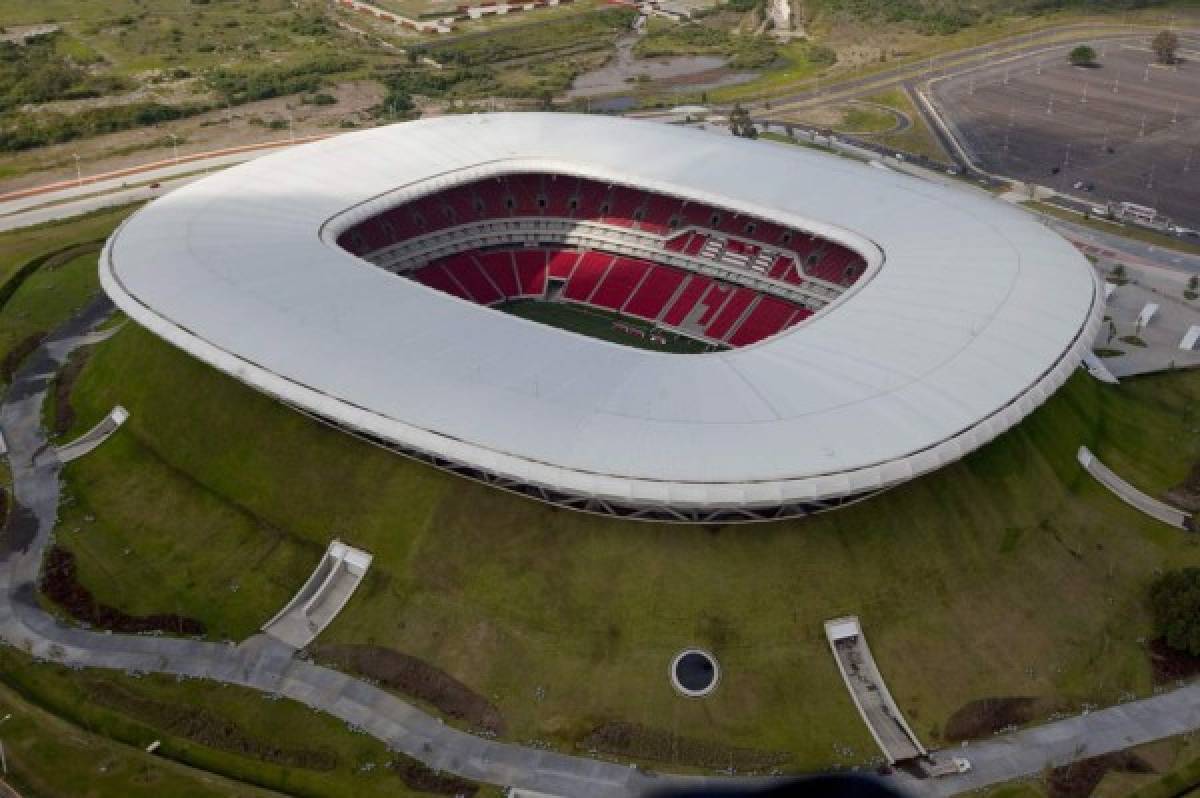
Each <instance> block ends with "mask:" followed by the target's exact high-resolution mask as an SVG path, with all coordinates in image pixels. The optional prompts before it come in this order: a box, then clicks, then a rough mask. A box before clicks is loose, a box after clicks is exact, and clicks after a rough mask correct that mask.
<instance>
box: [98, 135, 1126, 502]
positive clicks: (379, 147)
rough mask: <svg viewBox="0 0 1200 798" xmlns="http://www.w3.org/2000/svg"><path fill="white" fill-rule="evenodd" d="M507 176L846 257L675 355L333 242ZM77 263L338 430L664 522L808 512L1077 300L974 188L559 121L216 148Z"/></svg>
mask: <svg viewBox="0 0 1200 798" xmlns="http://www.w3.org/2000/svg"><path fill="white" fill-rule="evenodd" d="M522 171H540V172H557V173H566V174H576V175H583V176H590V177H596V178H600V179H605V180H610V181H613V182H619V183H624V184H627V185H633V186H641V187H644V188H647V189H657V190H660V191H666V192H669V193H671V194H675V195H679V196H685V197H689V196H690V197H694V198H697V199H702V200H704V201H706V202H709V203H711V204H714V205H719V206H723V207H725V208H729V209H732V210H734V211H740V212H743V213H753V214H756V215H758V216H760V217H763V218H768V219H774V220H778V221H781V222H784V223H787V224H791V225H793V226H796V227H800V228H803V229H806V230H809V231H812V232H817V233H818V234H820V235H823V236H825V237H827V238H833V239H836V240H839V241H842V242H843V243H846V244H849V245H850V246H852V247H854V248H855V249H857V250H859V251H860V252H861V253H863V254H864V255H865V256H866V257H867V258H868V260H869V261H871V263H872V265H871V272H869V273H868V274H867V275H866V276H865V277H864V278H862V279H860V280H859V281H858V283H857V284H856V285H855V287H854V288H853V289H852V290H851V291H849V292H847V294H846V295H845V296H844V297H843V298H842V299H841V301H839V302H836V303H834V304H833V305H831V306H829V307H828V308H826V309H825V310H824V311H823V312H821V313H819V314H817V315H816V316H814V317H813V318H812V319H810V320H808V321H806V322H804V323H801V324H799V325H797V326H795V327H793V328H791V329H790V330H788V331H786V332H785V333H783V334H781V335H778V336H775V337H773V338H770V339H768V340H766V341H764V342H762V343H759V344H756V345H753V346H749V347H745V348H742V349H734V350H730V351H723V352H718V353H712V354H704V355H673V354H666V353H661V352H654V351H645V350H639V349H634V348H630V347H625V346H621V345H618V344H612V343H607V342H604V341H600V340H597V339H592V338H588V337H584V336H581V335H577V334H575V333H571V332H567V331H563V330H558V329H555V328H551V327H547V326H544V325H541V324H538V323H535V322H531V321H526V320H523V319H519V318H517V317H515V316H512V315H509V314H505V313H502V312H497V311H495V310H492V309H488V308H485V307H482V306H479V305H475V304H472V303H470V302H467V301H464V300H462V299H459V298H456V297H453V296H450V295H447V294H443V293H440V292H438V291H436V290H433V289H431V288H428V287H425V286H424V285H421V284H420V283H418V282H416V281H414V280H409V279H404V278H402V277H398V276H396V275H394V274H390V273H388V272H387V271H384V270H383V269H381V268H378V267H376V266H375V265H373V264H371V263H368V262H367V261H365V260H362V259H359V258H357V257H355V256H353V255H351V254H349V253H348V252H345V251H343V250H341V249H340V248H339V247H338V246H337V245H336V244H335V243H334V241H335V239H336V238H337V235H338V233H340V232H341V231H343V230H345V229H347V228H348V227H350V226H351V225H353V224H355V223H357V222H358V221H361V220H363V219H365V218H367V217H369V216H372V215H375V214H377V213H379V212H380V211H382V210H383V209H385V208H386V207H390V206H392V205H395V204H398V203H399V202H402V201H406V200H407V199H410V198H413V197H416V196H418V195H421V194H424V193H428V192H430V191H434V190H441V189H443V188H445V187H446V186H447V185H449V184H450V183H452V182H465V181H467V180H473V179H477V178H479V177H481V176H485V175H488V174H496V173H502V172H522ZM880 253H882V257H881V255H880ZM101 277H102V280H103V283H104V287H105V289H106V290H107V292H108V293H109V295H110V296H111V297H112V298H113V299H114V301H115V302H116V303H117V304H118V305H119V306H120V307H121V308H122V309H123V310H124V311H125V312H126V313H128V314H129V315H130V316H131V317H132V318H133V319H135V320H136V321H137V322H138V323H140V324H142V325H143V326H145V327H147V328H149V329H150V330H152V331H153V332H155V333H157V334H158V335H160V336H162V337H163V338H165V339H167V340H168V341H170V342H172V343H174V344H175V345H177V346H179V347H181V348H182V349H184V350H186V351H187V352H189V353H191V354H192V355H194V356H195V357H197V358H199V359H201V360H204V361H206V362H208V363H210V364H212V365H213V366H215V367H217V368H219V369H221V370H223V371H226V372H228V373H230V374H232V375H233V376H235V377H236V378H238V379H239V380H242V381H244V382H246V383H249V384H250V385H253V386H254V387H256V388H258V389H260V390H262V391H264V392H266V393H268V394H270V395H273V396H275V397H277V398H280V399H282V400H285V401H287V402H288V403H290V404H292V405H295V406H298V407H300V408H302V409H305V410H307V411H310V412H312V413H315V414H317V415H320V416H322V417H324V418H326V419H330V420H332V421H335V422H337V423H339V424H341V425H344V426H345V427H348V428H351V429H353V430H356V431H360V432H365V433H368V434H370V435H371V436H372V437H374V438H377V439H382V440H384V441H386V442H388V443H390V444H394V445H395V446H396V447H397V448H400V449H403V450H405V451H408V452H410V453H416V454H419V455H421V456H424V457H426V458H427V459H432V460H434V461H436V462H439V463H441V464H447V463H449V464H455V465H459V466H465V467H467V468H469V469H471V470H472V471H476V472H481V473H483V474H486V475H488V476H490V477H495V478H498V479H500V480H502V481H504V482H507V483H515V484H519V485H522V486H533V487H535V488H538V489H544V490H545V491H546V492H547V493H548V494H550V493H553V494H554V495H559V496H568V497H583V498H586V499H591V500H594V502H595V503H594V504H591V505H589V506H593V507H596V506H601V505H605V506H607V505H608V504H612V505H614V506H621V507H624V508H637V507H648V508H662V507H667V508H676V509H680V510H683V511H685V512H689V515H688V516H687V517H699V516H697V515H696V514H695V513H694V512H691V511H692V510H697V509H701V510H708V509H711V510H717V511H720V512H723V513H725V514H726V515H725V517H729V513H734V514H736V513H737V512H739V511H740V510H747V511H755V510H759V509H764V510H769V509H770V508H787V507H793V508H794V507H798V506H807V507H810V508H811V507H812V506H813V503H817V504H818V505H819V504H820V503H821V502H825V501H837V500H839V499H844V498H847V497H856V496H861V495H863V494H865V493H869V492H872V491H875V490H878V489H880V488H883V487H887V486H889V485H892V484H896V483H898V482H901V481H903V480H906V479H909V478H911V477H913V476H916V475H918V474H921V473H925V472H928V471H930V470H933V469H935V468H937V467H939V466H941V465H944V464H946V463H948V462H951V461H954V460H956V459H958V458H960V457H962V456H963V455H964V454H966V453H967V452H969V451H971V450H973V449H975V448H977V447H979V446H981V445H982V444H984V443H986V442H987V441H989V440H991V439H992V438H994V437H995V436H996V435H997V434H999V433H1001V432H1003V431H1004V430H1005V429H1007V428H1009V427H1011V426H1012V425H1013V424H1015V423H1017V422H1018V421H1020V420H1021V419H1022V418H1023V417H1025V416H1026V415H1027V414H1028V413H1029V412H1031V411H1032V410H1033V409H1034V408H1035V407H1036V406H1037V405H1039V404H1040V403H1041V402H1043V401H1044V400H1045V399H1046V398H1047V397H1048V396H1049V395H1050V394H1051V393H1052V392H1053V391H1054V390H1055V389H1056V388H1058V387H1059V386H1060V385H1061V384H1062V382H1063V381H1064V380H1065V379H1066V378H1067V377H1068V376H1069V375H1070V373H1071V371H1072V370H1073V369H1074V368H1075V367H1076V366H1077V365H1078V364H1079V361H1080V359H1081V358H1082V356H1083V355H1084V353H1085V352H1086V351H1088V349H1089V347H1090V344H1091V341H1092V338H1093V337H1094V334H1095V331H1096V330H1097V329H1098V326H1099V323H1100V318H1101V313H1102V306H1103V303H1102V301H1100V299H1099V297H1100V293H1099V290H1098V288H1097V280H1096V278H1095V276H1094V274H1093V271H1092V269H1091V268H1090V267H1089V265H1088V263H1087V261H1086V260H1084V258H1083V257H1082V256H1081V255H1080V254H1078V253H1077V252H1076V251H1075V250H1074V249H1073V248H1072V247H1071V246H1070V245H1069V244H1068V243H1067V242H1066V241H1064V240H1063V239H1061V238H1060V237H1058V236H1057V235H1056V234H1054V233H1052V232H1050V231H1049V230H1047V229H1046V228H1045V227H1043V226H1042V225H1040V224H1038V223H1037V222H1036V221H1034V220H1033V219H1032V218H1031V217H1030V216H1029V215H1028V214H1026V213H1024V212H1023V211H1020V210H1018V209H1014V208H1012V207H1010V206H1008V205H1006V204H1005V203H1003V202H1000V201H997V200H995V199H992V198H990V197H988V196H986V195H984V194H982V193H981V192H976V191H973V190H967V189H959V188H953V187H946V186H942V185H938V184H935V183H932V182H924V181H921V180H917V179H915V178H911V177H907V176H904V175H900V174H895V173H893V172H890V171H884V170H878V169H870V168H868V167H867V166H865V165H862V164H859V163H856V162H853V161H850V160H847V159H843V158H837V157H832V156H829V155H824V154H820V153H814V152H810V151H806V150H804V149H801V148H798V147H790V146H787V145H772V144H767V143H764V142H751V141H746V140H742V139H736V138H732V137H728V136H723V135H715V134H712V133H707V132H701V131H696V130H691V129H687V128H682V127H677V126H670V125H662V124H654V123H649V122H640V121H630V120H624V119H614V118H606V117H597V116H576V115H566V114H498V115H472V116H453V117H444V118H437V119H429V120H421V121H418V122H411V123H406V124H400V125H394V126H390V127H384V128H376V129H373V130H367V131H363V132H359V133H353V134H347V135H343V136H338V137H336V138H331V139H328V140H325V141H320V142H317V143H313V144H307V145H304V146H300V147H296V148H293V149H289V150H287V151H284V152H280V153H278V154H274V155H270V156H266V157H263V158H260V159H257V160H255V161H252V162H249V163H246V164H243V165H241V166H237V167H234V168H231V169H229V170H227V171H224V172H221V173H218V174H214V175H212V176H210V177H207V178H205V179H203V180H201V181H198V182H196V183H194V184H191V185H189V186H187V187H185V188H181V189H179V190H177V191H174V192H172V193H171V194H169V195H167V196H165V197H163V198H162V199H159V200H157V201H155V202H154V203H152V204H151V205H149V206H148V207H146V208H145V209H143V210H141V211H140V212H138V213H137V214H136V215H134V216H133V217H132V218H130V219H129V220H128V221H127V222H126V223H125V224H124V225H123V226H122V227H121V228H120V229H119V230H118V231H117V232H116V233H115V234H114V235H113V236H112V238H111V240H110V241H109V242H108V246H107V248H106V250H105V254H104V257H103V258H102V261H101ZM781 512H782V513H783V514H786V513H787V512H789V511H788V510H786V509H785V510H783V511H781Z"/></svg>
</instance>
